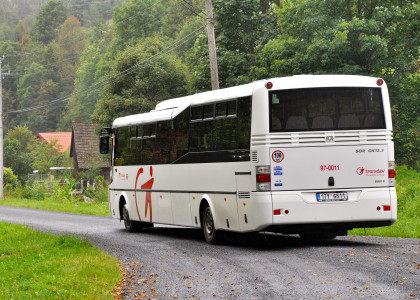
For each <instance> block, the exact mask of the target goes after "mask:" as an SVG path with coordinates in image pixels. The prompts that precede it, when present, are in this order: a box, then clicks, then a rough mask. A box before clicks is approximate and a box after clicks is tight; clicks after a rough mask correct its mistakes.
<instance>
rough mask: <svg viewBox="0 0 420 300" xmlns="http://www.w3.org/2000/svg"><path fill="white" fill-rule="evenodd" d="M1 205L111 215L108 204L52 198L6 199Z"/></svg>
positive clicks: (0, 202)
mask: <svg viewBox="0 0 420 300" xmlns="http://www.w3.org/2000/svg"><path fill="white" fill-rule="evenodd" d="M0 205H7V206H15V207H26V208H35V209H43V210H52V211H62V212H70V213H76V214H85V215H97V216H109V215H110V214H109V206H108V202H102V203H96V202H95V203H85V202H80V201H61V200H56V199H51V198H47V199H44V200H34V199H29V200H27V199H18V198H6V199H4V200H0Z"/></svg>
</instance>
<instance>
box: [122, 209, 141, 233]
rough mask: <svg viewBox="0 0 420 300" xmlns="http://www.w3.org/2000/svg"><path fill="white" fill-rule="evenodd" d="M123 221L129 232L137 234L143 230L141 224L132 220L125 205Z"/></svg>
mask: <svg viewBox="0 0 420 300" xmlns="http://www.w3.org/2000/svg"><path fill="white" fill-rule="evenodd" d="M123 219H124V226H125V229H126V230H127V231H128V232H137V231H139V230H140V229H141V228H142V226H141V223H140V222H136V221H133V220H130V214H129V212H128V209H127V204H124V206H123Z"/></svg>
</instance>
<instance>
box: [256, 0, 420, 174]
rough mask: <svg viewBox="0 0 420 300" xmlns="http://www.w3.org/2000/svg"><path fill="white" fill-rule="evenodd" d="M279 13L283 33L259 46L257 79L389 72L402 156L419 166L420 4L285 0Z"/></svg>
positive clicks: (403, 160) (385, 74) (399, 158)
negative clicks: (419, 65)
mask: <svg viewBox="0 0 420 300" xmlns="http://www.w3.org/2000/svg"><path fill="white" fill-rule="evenodd" d="M277 15H278V23H279V33H280V34H279V35H278V36H277V38H275V39H272V40H270V41H269V42H268V43H267V44H266V45H265V46H264V48H263V49H262V50H261V51H260V52H259V54H258V63H257V64H256V66H255V67H254V68H253V70H252V72H251V79H261V78H269V77H275V76H288V75H293V74H337V73H345V74H358V75H370V76H378V77H383V78H384V79H385V80H386V81H387V83H388V87H389V90H390V98H391V103H392V104H393V105H394V107H393V111H394V124H395V133H396V135H395V142H396V148H397V151H396V154H397V155H396V158H397V162H398V163H410V164H411V165H413V166H414V165H415V164H414V161H415V160H418V159H414V157H417V158H418V157H419V156H420V153H419V150H418V149H419V148H420V140H419V136H420V135H419V131H418V124H419V116H420V113H419V104H418V103H419V101H418V92H414V91H415V90H416V89H415V88H414V87H415V86H417V83H416V82H417V78H418V74H419V73H420V72H419V68H418V58H419V54H420V50H419V49H420V36H419V34H418V32H420V18H419V15H420V4H419V3H416V2H412V1H396V0H387V1H375V0H374V1H371V0H357V1H356V0H333V1H322V0H299V1H292V0H285V1H282V2H281V5H280V6H279V8H278V9H277ZM416 128H417V129H416ZM417 168H418V164H417Z"/></svg>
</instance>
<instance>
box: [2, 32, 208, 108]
mask: <svg viewBox="0 0 420 300" xmlns="http://www.w3.org/2000/svg"><path fill="white" fill-rule="evenodd" d="M205 27H206V25H204V26H202V27H199V28H198V29H197V30H195V31H193V32H192V33H190V34H188V35H186V36H185V37H183V38H182V39H180V40H179V41H177V42H175V43H173V44H172V45H170V46H168V47H167V48H165V49H164V50H162V51H160V52H158V53H156V54H155V55H152V56H151V57H149V58H147V59H145V60H143V61H141V62H140V63H138V64H136V65H134V66H133V67H130V68H128V69H126V70H124V71H122V72H119V73H118V74H116V75H114V76H112V77H111V79H103V80H101V81H99V82H97V83H94V84H93V85H91V86H89V87H86V88H84V89H82V90H80V91H77V92H73V93H71V94H70V95H68V96H65V97H61V98H58V99H55V100H52V101H50V102H48V103H46V104H42V105H37V106H32V107H28V108H23V109H18V110H14V111H8V112H4V113H3V114H11V113H22V112H29V111H33V110H37V109H41V108H45V107H48V106H51V105H55V104H58V103H61V102H65V101H67V100H69V99H70V98H71V97H73V96H76V95H79V94H83V93H85V92H88V91H91V90H95V89H98V88H100V87H102V86H103V85H104V84H106V83H107V82H113V81H115V80H117V79H119V78H121V77H124V76H126V75H128V74H131V73H132V72H134V71H135V70H136V69H137V68H138V67H141V66H147V65H149V64H151V63H152V62H154V61H155V60H157V59H158V58H160V57H161V56H164V55H166V54H167V53H169V52H171V51H173V50H175V49H176V48H178V47H180V46H181V45H183V44H185V43H187V42H188V41H189V40H191V39H193V38H195V37H196V36H198V35H199V34H200V33H202V32H204V31H205V30H206V29H205Z"/></svg>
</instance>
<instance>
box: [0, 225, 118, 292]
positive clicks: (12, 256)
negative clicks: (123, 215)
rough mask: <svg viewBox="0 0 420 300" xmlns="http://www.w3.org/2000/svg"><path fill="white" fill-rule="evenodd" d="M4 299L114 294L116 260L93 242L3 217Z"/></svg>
mask: <svg viewBox="0 0 420 300" xmlns="http://www.w3.org/2000/svg"><path fill="white" fill-rule="evenodd" d="M0 270H1V272H0V298H1V299H31V298H41V299H55V298H57V299H81V298H83V299H113V296H112V294H111V292H112V290H113V289H114V287H115V286H116V285H117V283H118V282H119V281H120V278H121V275H120V269H119V264H118V261H117V260H116V259H115V258H113V257H111V256H110V255H108V254H106V253H104V252H101V251H100V250H98V249H96V248H95V247H93V246H92V245H90V244H89V243H87V242H85V241H83V240H81V239H77V238H73V237H63V236H52V235H48V234H45V233H41V232H38V231H34V230H32V229H29V228H27V227H25V226H21V225H11V224H6V223H0Z"/></svg>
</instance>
